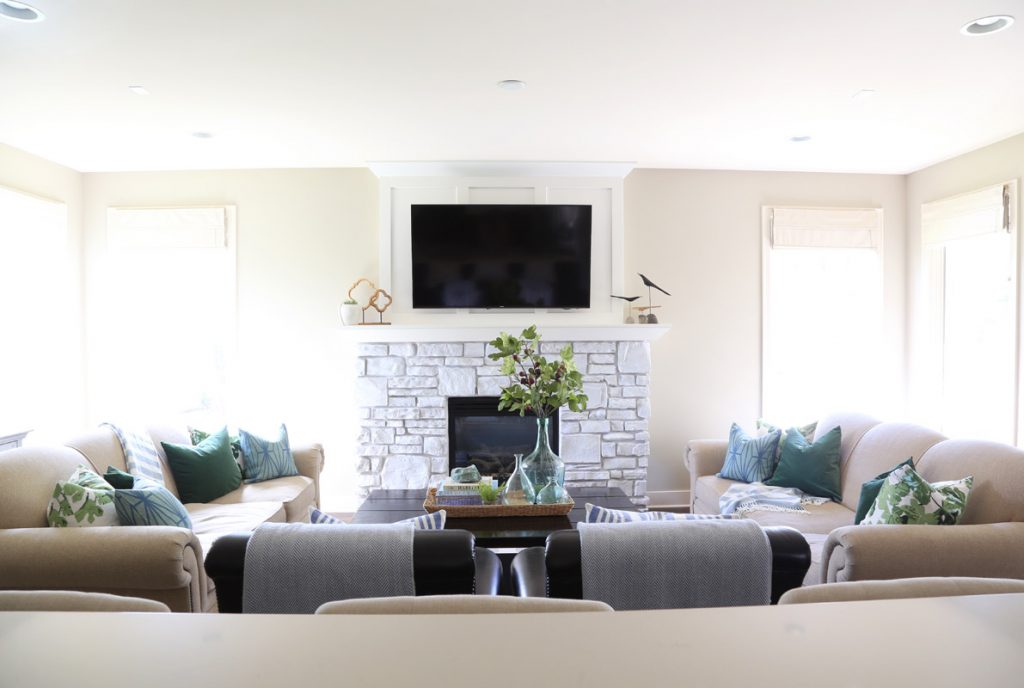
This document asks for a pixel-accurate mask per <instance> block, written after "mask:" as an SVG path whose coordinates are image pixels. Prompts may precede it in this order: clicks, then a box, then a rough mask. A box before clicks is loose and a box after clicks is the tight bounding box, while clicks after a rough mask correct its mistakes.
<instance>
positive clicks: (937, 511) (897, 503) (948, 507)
mask: <svg viewBox="0 0 1024 688" xmlns="http://www.w3.org/2000/svg"><path fill="white" fill-rule="evenodd" d="M973 485H974V476H971V475H969V476H967V477H966V478H961V479H960V480H948V481H945V482H941V483H929V482H928V481H927V480H925V479H924V478H922V477H921V476H920V474H919V473H918V472H917V471H915V470H914V468H913V467H912V466H900V467H899V468H897V469H896V470H895V471H893V472H892V473H890V474H889V476H888V477H887V478H886V479H885V482H884V484H883V485H882V489H881V490H880V491H879V492H878V498H877V499H876V500H875V503H874V504H872V505H871V508H870V509H869V510H868V513H867V515H866V516H864V520H863V521H861V525H874V524H879V523H882V524H909V525H939V526H947V525H949V526H954V525H956V524H957V523H959V522H960V519H961V518H963V515H964V508H965V507H966V506H967V498H968V497H969V496H970V494H971V487H972V486H973Z"/></svg>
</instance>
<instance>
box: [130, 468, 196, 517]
mask: <svg viewBox="0 0 1024 688" xmlns="http://www.w3.org/2000/svg"><path fill="white" fill-rule="evenodd" d="M114 508H115V509H116V510H117V517H118V518H119V519H121V525H123V526H177V527H179V528H188V529H189V530H191V529H192V519H191V518H189V516H188V511H186V510H185V506H184V505H183V504H182V503H181V502H180V501H179V500H178V498H177V497H175V496H174V495H173V494H171V493H170V491H168V489H167V488H166V487H164V486H163V485H159V484H157V483H155V482H153V481H152V480H150V479H149V478H140V477H136V478H135V484H134V485H133V486H132V487H131V488H129V489H127V490H114Z"/></svg>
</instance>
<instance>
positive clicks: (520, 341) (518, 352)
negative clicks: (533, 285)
mask: <svg viewBox="0 0 1024 688" xmlns="http://www.w3.org/2000/svg"><path fill="white" fill-rule="evenodd" d="M490 346H491V348H493V349H494V353H492V354H489V356H488V357H489V358H490V359H491V360H492V361H501V373H502V375H507V376H508V379H509V384H508V385H506V386H505V387H504V388H502V390H501V398H500V400H499V401H498V410H499V411H505V410H508V411H512V412H513V413H518V414H519V415H520V416H523V415H525V414H527V413H531V414H533V415H535V416H537V417H539V418H548V417H550V416H551V415H552V414H554V413H557V412H558V409H560V408H562V407H563V406H568V407H569V410H571V411H574V412H579V411H583V410H585V409H586V408H587V395H586V394H584V393H583V374H582V373H581V372H580V371H579V370H578V369H577V368H576V362H575V361H574V360H573V357H572V347H571V346H569V345H566V346H565V347H563V348H562V350H561V351H560V352H559V354H558V358H557V359H556V360H553V361H549V360H548V359H547V358H545V357H544V356H541V355H540V335H539V334H537V326H536V325H531V326H530V327H528V328H526V329H525V330H523V331H522V333H521V334H520V335H519V336H518V337H513V336H512V335H510V334H508V333H506V332H502V333H501V334H500V335H498V337H497V338H496V339H494V340H493V341H491V342H490Z"/></svg>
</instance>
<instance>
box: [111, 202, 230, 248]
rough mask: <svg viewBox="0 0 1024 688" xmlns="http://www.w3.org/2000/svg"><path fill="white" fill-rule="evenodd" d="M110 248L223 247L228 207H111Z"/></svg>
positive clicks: (225, 241)
mask: <svg viewBox="0 0 1024 688" xmlns="http://www.w3.org/2000/svg"><path fill="white" fill-rule="evenodd" d="M107 245H108V246H109V247H111V248H223V247H225V246H227V208H224V207H217V208H108V209H107Z"/></svg>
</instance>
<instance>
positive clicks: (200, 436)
mask: <svg viewBox="0 0 1024 688" xmlns="http://www.w3.org/2000/svg"><path fill="white" fill-rule="evenodd" d="M210 435H211V433H209V432H206V431H205V430H200V429H198V428H189V429H188V438H189V440H191V441H192V446H195V445H197V444H199V443H200V442H202V441H203V440H205V439H207V438H209V437H210ZM228 439H229V440H230V441H231V455H232V456H233V457H235V461H237V462H238V464H239V465H241V463H242V442H241V440H239V439H238V435H230V436H229V437H228Z"/></svg>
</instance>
